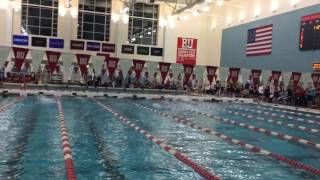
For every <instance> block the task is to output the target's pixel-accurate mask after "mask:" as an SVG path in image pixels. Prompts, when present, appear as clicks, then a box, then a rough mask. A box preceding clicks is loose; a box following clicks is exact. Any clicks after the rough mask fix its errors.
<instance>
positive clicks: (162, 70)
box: [159, 62, 171, 84]
mask: <svg viewBox="0 0 320 180" xmlns="http://www.w3.org/2000/svg"><path fill="white" fill-rule="evenodd" d="M170 66H171V64H170V63H165V62H159V69H160V73H161V77H162V84H163V83H164V81H165V80H166V77H167V74H168V72H169V70H170Z"/></svg>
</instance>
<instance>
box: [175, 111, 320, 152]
mask: <svg viewBox="0 0 320 180" xmlns="http://www.w3.org/2000/svg"><path fill="white" fill-rule="evenodd" d="M180 109H184V110H186V111H189V112H191V113H197V114H199V115H203V116H205V117H209V118H214V119H216V120H218V121H220V122H222V123H226V124H231V125H235V126H238V127H243V128H246V129H249V130H251V131H255V132H259V133H263V134H265V135H267V136H272V137H275V138H278V139H281V140H287V141H289V142H294V143H296V144H301V145H304V146H309V147H311V148H314V149H316V150H320V144H317V143H315V142H313V141H309V140H306V139H302V138H299V137H295V136H291V135H287V134H282V133H279V132H276V131H271V130H268V129H264V128H259V127H255V126H252V125H250V124H246V123H241V122H237V121H233V120H229V119H227V118H221V117H217V116H213V115H209V114H207V113H203V112H200V111H195V110H190V109H186V108H180Z"/></svg>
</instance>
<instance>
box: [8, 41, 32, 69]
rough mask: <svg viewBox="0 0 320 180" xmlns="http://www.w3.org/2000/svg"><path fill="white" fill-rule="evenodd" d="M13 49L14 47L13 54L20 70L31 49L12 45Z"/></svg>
mask: <svg viewBox="0 0 320 180" xmlns="http://www.w3.org/2000/svg"><path fill="white" fill-rule="evenodd" d="M12 49H13V54H14V58H15V65H16V69H17V71H18V72H20V70H21V67H22V64H23V63H24V61H25V60H26V57H27V54H28V51H29V49H25V48H17V47H12Z"/></svg>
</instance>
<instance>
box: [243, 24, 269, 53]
mask: <svg viewBox="0 0 320 180" xmlns="http://www.w3.org/2000/svg"><path fill="white" fill-rule="evenodd" d="M272 30H273V25H272V24H270V25H266V26H261V27H257V28H254V29H249V30H248V38H247V49H246V55H247V56H261V55H269V54H271V52H272Z"/></svg>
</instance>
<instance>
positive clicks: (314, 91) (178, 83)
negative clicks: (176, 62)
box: [0, 64, 320, 107]
mask: <svg viewBox="0 0 320 180" xmlns="http://www.w3.org/2000/svg"><path fill="white" fill-rule="evenodd" d="M87 70H88V72H87V73H86V74H83V73H82V72H81V71H80V68H79V67H78V66H77V65H72V66H71V67H70V69H69V71H70V76H69V78H68V84H81V85H86V86H95V87H114V88H142V89H148V88H149V89H169V90H187V91H188V92H193V93H200V94H203V93H206V94H213V95H217V96H233V97H244V98H254V99H255V100H259V101H266V102H273V103H285V104H288V105H295V106H307V107H312V106H320V85H314V84H313V83H311V82H309V83H308V84H307V85H306V86H305V87H304V84H303V82H300V83H293V81H292V80H290V82H289V83H288V85H287V86H285V84H284V82H283V81H281V80H280V81H279V82H278V83H277V84H276V83H274V80H273V79H270V80H268V83H267V84H265V85H263V82H259V83H253V81H252V79H250V78H249V79H248V80H247V81H246V82H244V83H242V82H238V81H237V82H232V81H228V80H226V81H225V82H221V81H220V80H219V78H218V77H217V76H216V77H215V78H214V80H213V82H212V83H209V81H208V79H207V78H206V77H205V75H203V78H202V80H198V79H197V78H196V75H195V74H194V73H193V74H191V76H190V78H189V80H187V79H186V77H185V75H184V73H183V72H182V73H179V74H178V75H177V76H176V78H175V77H174V73H173V72H171V71H169V72H168V74H167V75H166V77H165V78H162V76H161V73H160V72H159V70H157V71H156V72H154V73H153V75H150V74H149V73H148V72H147V71H143V72H142V73H141V75H140V76H137V75H136V72H135V70H134V67H131V68H129V70H128V71H127V72H126V73H124V72H123V71H122V70H121V69H119V68H118V69H115V70H114V71H113V72H112V74H110V73H109V70H108V69H107V68H105V66H104V65H103V66H102V68H101V72H100V73H97V72H96V71H95V69H94V68H92V67H88V69H87ZM0 81H1V82H13V83H36V84H42V83H63V70H61V66H59V65H57V67H56V68H55V69H54V71H53V72H51V71H50V69H49V67H48V66H47V65H40V66H39V68H38V69H37V71H36V72H35V71H34V70H33V68H32V66H30V65H29V64H26V65H24V66H23V67H22V68H21V70H20V71H17V70H16V68H15V66H14V65H13V66H12V67H11V69H10V70H7V68H6V66H5V67H3V68H2V69H1V70H0Z"/></svg>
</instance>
